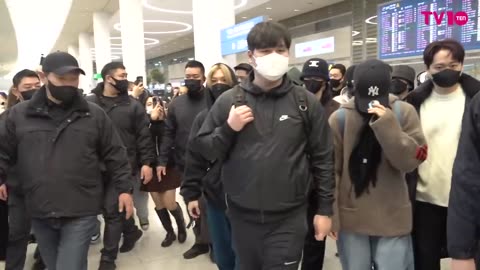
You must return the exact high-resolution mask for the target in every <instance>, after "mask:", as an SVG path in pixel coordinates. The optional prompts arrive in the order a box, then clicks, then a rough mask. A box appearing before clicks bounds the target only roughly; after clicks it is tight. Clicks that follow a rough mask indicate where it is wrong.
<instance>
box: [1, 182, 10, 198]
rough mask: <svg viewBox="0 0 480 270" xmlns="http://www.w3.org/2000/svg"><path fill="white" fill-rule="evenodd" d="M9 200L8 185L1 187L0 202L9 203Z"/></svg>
mask: <svg viewBox="0 0 480 270" xmlns="http://www.w3.org/2000/svg"><path fill="white" fill-rule="evenodd" d="M7 199H8V191H7V185H5V184H3V185H1V186H0V200H2V201H7Z"/></svg>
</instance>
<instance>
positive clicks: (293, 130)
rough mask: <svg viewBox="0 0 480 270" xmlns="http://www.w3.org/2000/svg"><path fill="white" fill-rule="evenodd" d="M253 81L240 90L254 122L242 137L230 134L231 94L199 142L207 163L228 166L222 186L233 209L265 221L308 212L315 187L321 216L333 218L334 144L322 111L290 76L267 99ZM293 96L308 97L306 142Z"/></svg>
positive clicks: (214, 111)
mask: <svg viewBox="0 0 480 270" xmlns="http://www.w3.org/2000/svg"><path fill="white" fill-rule="evenodd" d="M253 79H254V74H253V73H252V74H251V75H250V79H249V80H247V81H244V82H243V83H242V85H241V87H242V88H243V89H244V90H245V92H246V93H245V98H246V102H247V105H248V106H249V107H250V108H252V110H253V114H254V117H255V120H254V121H253V122H252V123H250V124H248V125H247V126H245V128H244V129H243V130H242V131H241V132H238V133H237V132H235V131H233V130H232V129H231V128H230V126H229V125H228V124H227V118H228V115H229V112H230V109H231V107H232V104H234V101H235V99H234V96H233V95H234V91H233V90H230V91H228V92H226V93H224V94H223V95H221V96H220V98H219V99H218V100H217V101H216V102H215V104H214V105H213V107H212V109H211V110H210V113H209V114H208V116H207V118H206V119H205V122H204V123H203V125H202V128H201V129H200V131H199V133H198V135H197V137H196V139H195V144H198V147H199V149H200V151H201V153H202V154H203V155H204V156H205V157H206V159H207V160H224V163H223V167H222V181H223V185H224V189H225V193H226V194H227V195H228V198H229V200H230V201H231V203H232V205H230V206H235V207H236V208H239V209H240V208H241V209H244V210H247V211H248V212H256V213H258V214H260V217H261V219H262V221H263V220H264V217H265V214H269V213H272V214H275V213H287V212H289V211H290V210H293V209H297V208H299V207H303V206H305V205H306V203H307V197H308V194H309V192H310V187H311V183H312V181H313V184H314V185H313V186H314V190H315V193H316V195H317V197H318V211H317V212H318V213H319V214H321V215H326V216H330V215H332V204H333V191H334V187H335V180H334V171H333V162H334V161H333V143H332V136H331V133H330V128H329V126H328V122H327V117H326V115H325V113H324V110H323V107H322V106H321V104H320V103H319V102H318V101H317V99H316V97H315V96H314V95H313V94H311V93H308V92H306V90H305V89H303V88H302V87H298V86H295V85H293V84H292V83H291V81H290V80H289V79H288V78H287V77H286V76H285V77H284V79H283V83H282V85H281V86H279V87H277V88H275V89H272V90H271V91H270V92H268V93H265V92H264V91H263V90H261V89H260V88H258V87H257V86H255V85H254V84H253ZM295 91H305V92H306V97H307V100H306V103H307V107H308V109H307V113H308V118H309V119H310V120H309V121H310V125H311V126H310V134H308V137H307V134H305V130H306V129H305V128H304V126H303V125H304V124H308V123H303V120H302V119H303V117H302V115H301V112H300V109H299V106H298V104H297V102H296V100H295V95H296V93H295ZM257 217H258V216H257Z"/></svg>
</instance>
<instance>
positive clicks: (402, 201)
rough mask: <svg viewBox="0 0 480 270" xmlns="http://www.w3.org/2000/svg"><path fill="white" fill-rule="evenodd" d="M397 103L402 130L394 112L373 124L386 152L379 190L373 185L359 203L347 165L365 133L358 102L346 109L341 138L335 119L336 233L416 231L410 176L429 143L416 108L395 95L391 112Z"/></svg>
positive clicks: (332, 119) (387, 234)
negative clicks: (418, 153) (361, 130)
mask: <svg viewBox="0 0 480 270" xmlns="http://www.w3.org/2000/svg"><path fill="white" fill-rule="evenodd" d="M394 102H401V106H400V112H401V119H402V121H401V122H402V123H403V126H400V123H399V121H398V120H397V117H396V116H395V113H394V112H393V111H392V110H390V109H388V110H387V112H386V114H385V115H383V116H382V117H380V118H378V119H377V120H376V121H374V122H372V121H371V122H370V126H371V127H372V129H373V131H374V133H375V135H376V137H377V139H378V142H379V143H380V145H381V147H382V150H383V152H382V158H381V161H380V165H379V168H378V172H377V179H378V180H377V183H376V186H375V187H373V186H370V187H369V191H368V192H365V193H363V194H362V195H361V196H360V197H358V198H356V196H355V192H354V191H353V185H352V182H351V179H350V175H349V171H348V162H349V160H350V154H351V152H352V150H353V148H354V147H355V145H356V142H357V138H358V136H359V133H360V129H361V123H362V122H363V121H362V117H361V116H360V114H359V113H358V112H357V110H356V109H355V104H354V99H352V100H350V101H349V102H348V103H346V104H343V105H342V106H341V107H343V108H344V110H345V111H344V112H345V122H344V123H345V124H344V135H343V136H342V135H341V134H340V127H339V123H338V118H337V116H338V111H336V112H334V113H333V114H332V115H331V116H330V119H329V124H330V126H331V128H332V132H333V134H334V144H335V177H336V184H337V185H336V192H335V198H336V202H335V208H334V211H335V215H334V228H333V230H334V231H337V232H338V231H343V230H345V231H348V232H353V233H359V234H364V235H370V236H384V237H392V236H401V235H406V234H409V233H410V232H411V230H412V206H411V204H410V200H409V196H408V188H407V182H406V180H405V173H407V172H410V171H413V170H414V169H415V168H417V166H418V165H419V164H420V163H421V162H422V161H420V160H417V158H416V153H417V149H418V148H419V146H422V145H424V144H425V143H426V142H425V138H424V136H423V133H422V129H421V126H420V120H419V117H418V114H417V112H416V111H415V109H414V108H413V106H412V105H410V104H408V103H406V102H403V101H400V100H398V98H397V97H395V96H393V95H390V105H391V106H390V107H392V108H393V103H394ZM342 138H343V139H342Z"/></svg>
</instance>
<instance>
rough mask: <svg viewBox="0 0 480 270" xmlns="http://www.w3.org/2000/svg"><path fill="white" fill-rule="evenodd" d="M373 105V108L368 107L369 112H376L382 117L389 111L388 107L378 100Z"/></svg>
mask: <svg viewBox="0 0 480 270" xmlns="http://www.w3.org/2000/svg"><path fill="white" fill-rule="evenodd" d="M372 106H373V107H372V108H369V109H368V113H371V114H376V115H377V116H378V117H382V116H384V115H385V112H386V111H387V109H386V108H385V107H384V106H383V105H382V104H380V103H379V102H378V101H377V102H375V101H373V103H372Z"/></svg>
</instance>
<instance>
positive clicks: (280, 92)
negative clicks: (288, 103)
mask: <svg viewBox="0 0 480 270" xmlns="http://www.w3.org/2000/svg"><path fill="white" fill-rule="evenodd" d="M254 79H255V72H250V76H249V77H248V79H247V80H244V81H243V82H242V84H241V87H242V88H243V89H245V91H247V92H250V93H251V94H253V95H256V96H260V95H267V96H274V97H280V96H284V95H285V94H287V93H288V92H289V91H290V90H291V89H292V88H293V87H294V84H293V83H292V81H291V80H290V79H289V78H288V76H287V74H285V75H284V76H283V81H282V84H281V85H280V86H277V87H276V88H273V89H271V90H270V91H268V92H265V91H264V90H262V89H260V87H258V86H257V85H255V84H253V80H254Z"/></svg>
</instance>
